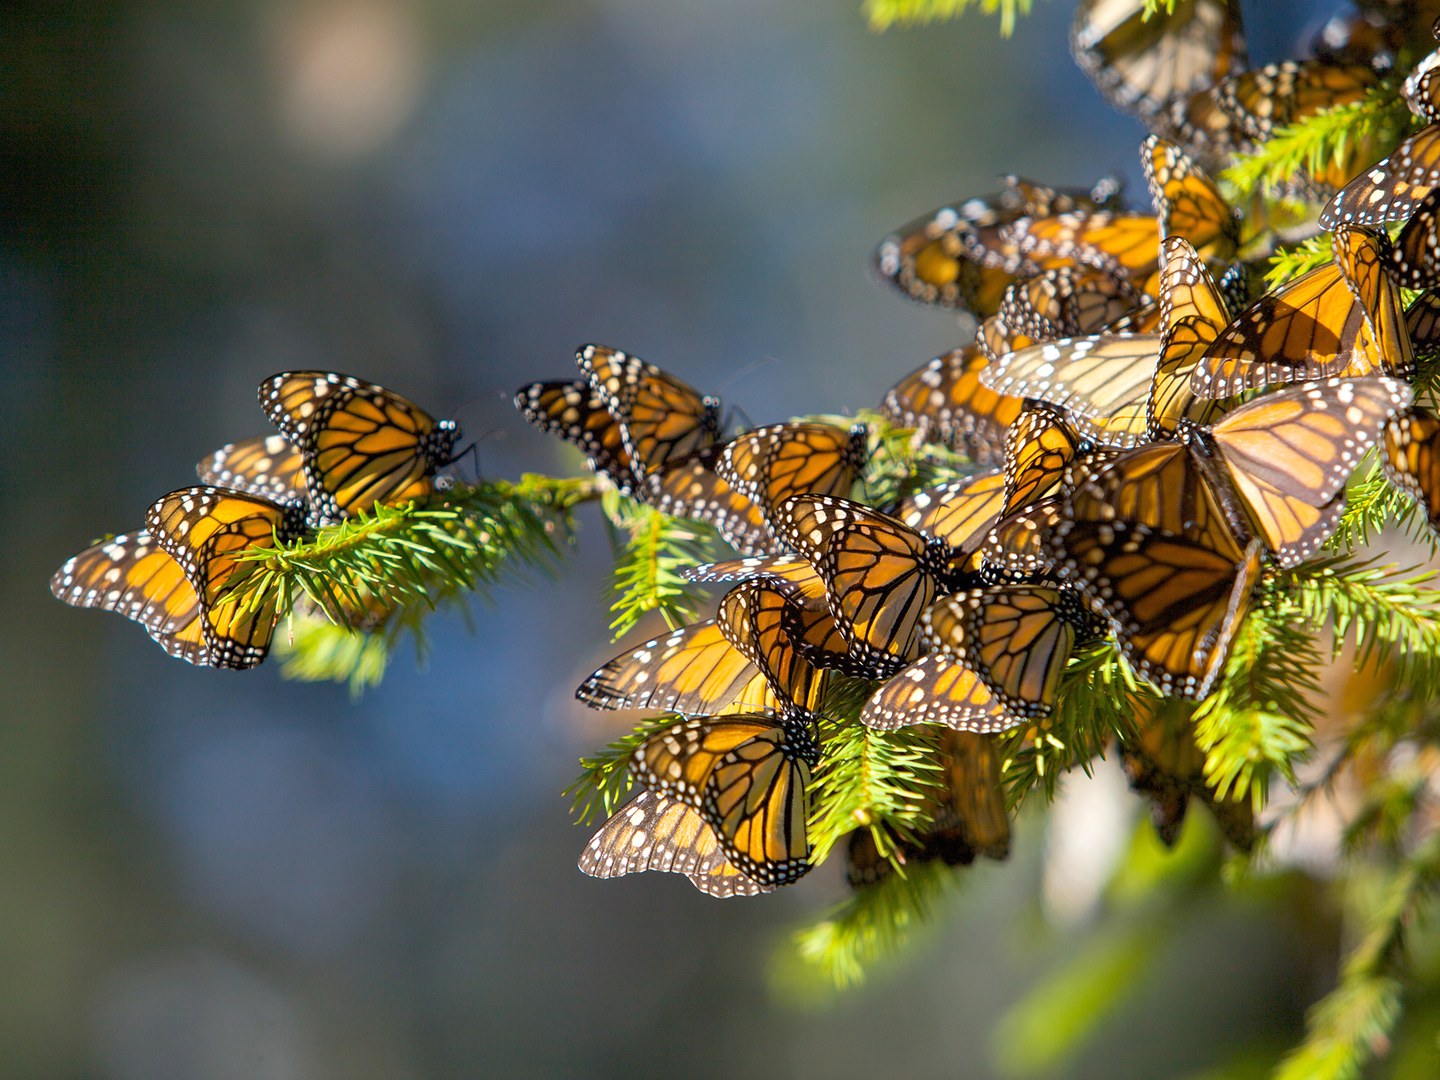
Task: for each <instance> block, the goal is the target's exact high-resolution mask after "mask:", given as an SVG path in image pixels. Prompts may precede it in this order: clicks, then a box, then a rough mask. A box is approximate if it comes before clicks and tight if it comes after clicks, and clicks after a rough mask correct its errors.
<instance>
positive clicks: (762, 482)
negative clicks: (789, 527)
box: [715, 423, 869, 536]
mask: <svg viewBox="0 0 1440 1080" xmlns="http://www.w3.org/2000/svg"><path fill="white" fill-rule="evenodd" d="M868 440H869V429H868V428H867V427H866V426H865V425H864V424H856V425H854V426H853V427H851V428H850V429H849V430H848V431H847V430H846V429H844V428H840V427H836V426H835V425H834V424H820V423H790V424H772V425H771V426H769V427H762V428H756V429H755V430H753V431H747V432H745V433H744V434H743V435H740V436H738V437H737V438H735V439H734V440H732V441H731V442H729V443H728V444H726V446H725V448H724V450H723V451H722V452H721V453H720V457H719V460H718V461H717V462H716V464H715V471H716V473H717V474H718V475H719V476H721V477H722V478H723V479H724V480H725V481H726V482H727V483H728V484H729V485H730V486H731V487H732V488H733V489H734V490H735V491H736V492H738V493H739V494H740V495H741V496H743V497H744V498H746V499H749V500H750V501H751V502H752V503H754V504H755V505H756V506H757V507H758V508H759V509H760V513H761V515H762V516H763V517H766V518H767V519H768V516H769V514H768V513H767V511H771V510H773V508H774V507H775V506H778V505H779V504H780V503H782V502H784V501H785V500H786V499H788V498H789V497H790V496H791V495H804V494H809V493H814V494H819V495H848V494H849V493H850V488H851V486H852V485H853V484H854V483H855V479H856V477H857V476H858V475H859V473H860V470H861V469H862V468H863V467H864V465H865V462H866V460H867V459H868V457H869V449H868ZM767 523H768V522H767ZM770 533H771V535H772V536H773V535H774V529H773V527H771V528H770Z"/></svg>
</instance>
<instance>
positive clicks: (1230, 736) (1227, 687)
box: [1195, 595, 1320, 812]
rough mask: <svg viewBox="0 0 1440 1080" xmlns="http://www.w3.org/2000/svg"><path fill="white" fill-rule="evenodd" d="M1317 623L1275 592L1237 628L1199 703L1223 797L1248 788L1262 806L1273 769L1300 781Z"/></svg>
mask: <svg viewBox="0 0 1440 1080" xmlns="http://www.w3.org/2000/svg"><path fill="white" fill-rule="evenodd" d="M1313 625H1315V624H1313V623H1307V622H1305V621H1304V620H1303V619H1301V618H1300V617H1299V613H1298V611H1297V609H1295V608H1294V607H1293V606H1291V605H1290V604H1289V603H1287V602H1286V600H1285V599H1283V598H1281V597H1278V596H1274V595H1272V596H1271V597H1270V599H1269V602H1268V603H1266V602H1262V603H1261V604H1259V605H1257V607H1256V608H1255V609H1254V610H1252V611H1251V612H1250V614H1249V616H1248V617H1247V618H1246V620H1245V623H1244V625H1243V626H1242V627H1241V628H1240V630H1239V632H1238V633H1237V634H1236V636H1235V641H1234V642H1233V643H1232V645H1231V648H1230V659H1229V661H1228V662H1227V664H1226V668H1225V676H1224V678H1223V679H1222V680H1221V682H1220V685H1219V687H1218V688H1217V689H1216V690H1215V691H1214V692H1213V693H1212V694H1211V695H1210V696H1209V697H1208V698H1206V699H1205V700H1204V701H1202V702H1201V703H1200V704H1199V705H1198V706H1197V707H1196V709H1195V741H1196V744H1197V745H1198V746H1199V747H1200V749H1201V750H1202V751H1204V752H1205V755H1206V757H1205V780H1206V783H1207V784H1209V785H1210V786H1211V787H1213V788H1214V790H1215V795H1216V798H1219V799H1242V798H1244V797H1245V796H1246V795H1247V794H1248V795H1249V796H1250V799H1251V803H1252V805H1253V806H1254V808H1255V810H1256V812H1259V810H1260V809H1261V808H1262V807H1263V806H1264V801H1265V795H1266V791H1267V789H1268V787H1269V782H1270V778H1271V776H1272V775H1274V774H1275V773H1276V772H1278V773H1280V775H1282V776H1284V777H1285V778H1286V779H1287V780H1290V781H1291V782H1292V783H1293V782H1294V765H1295V763H1296V762H1297V761H1298V760H1299V759H1301V758H1303V757H1304V756H1305V755H1306V754H1307V753H1308V752H1309V750H1310V732H1311V730H1312V728H1313V726H1314V719H1315V707H1314V705H1313V703H1312V702H1313V701H1314V700H1315V699H1316V698H1317V697H1318V695H1319V692H1320V691H1319V685H1318V683H1317V682H1316V678H1315V672H1316V671H1317V670H1318V669H1319V667H1320V654H1319V651H1318V649H1317V648H1316V646H1315V643H1314V640H1313V638H1312V637H1311V634H1310V629H1309V628H1310V626H1313Z"/></svg>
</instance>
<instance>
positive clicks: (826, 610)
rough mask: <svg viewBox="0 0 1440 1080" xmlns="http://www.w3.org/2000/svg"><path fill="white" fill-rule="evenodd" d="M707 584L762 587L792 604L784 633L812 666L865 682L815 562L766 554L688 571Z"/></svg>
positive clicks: (862, 668) (686, 573)
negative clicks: (751, 584) (842, 634)
mask: <svg viewBox="0 0 1440 1080" xmlns="http://www.w3.org/2000/svg"><path fill="white" fill-rule="evenodd" d="M682 573H683V574H684V576H685V578H686V579H687V580H689V581H694V582H697V583H701V584H714V583H717V582H752V581H753V582H757V583H760V584H762V585H764V587H765V588H766V589H767V590H769V591H771V592H776V593H779V594H780V595H782V596H783V597H784V598H785V600H786V601H788V603H789V607H788V608H787V609H786V610H785V619H784V628H785V631H786V633H787V634H788V635H789V638H790V644H791V645H792V646H793V647H794V648H795V649H796V650H797V651H798V652H799V654H800V655H801V656H802V657H803V658H804V659H806V660H808V661H809V662H810V663H811V664H813V665H814V666H816V667H820V668H827V669H830V670H834V671H839V672H841V673H843V674H846V675H854V676H857V677H862V678H863V677H865V676H867V675H869V673H870V668H869V666H868V665H867V664H865V663H864V662H862V661H860V660H858V659H856V658H854V657H852V656H851V655H850V646H849V644H848V643H847V641H846V639H845V638H844V637H843V636H841V634H840V630H839V628H838V627H837V626H836V625H835V620H834V619H832V618H831V617H830V607H829V604H828V602H827V600H826V593H825V582H824V580H823V579H822V578H821V577H820V575H819V573H818V572H817V571H816V570H815V568H814V567H813V566H811V565H810V563H809V562H808V561H807V560H806V559H803V558H800V557H798V556H794V555H762V556H756V557H753V558H748V559H730V560H728V561H725V562H716V563H705V564H702V565H700V566H693V567H690V568H688V569H686V570H684V571H682Z"/></svg>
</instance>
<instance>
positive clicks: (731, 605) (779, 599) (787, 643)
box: [717, 579, 827, 715]
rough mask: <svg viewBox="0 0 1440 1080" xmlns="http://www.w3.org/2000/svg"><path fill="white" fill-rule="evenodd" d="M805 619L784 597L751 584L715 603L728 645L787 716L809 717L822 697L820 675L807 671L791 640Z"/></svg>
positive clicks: (807, 665) (761, 584)
mask: <svg viewBox="0 0 1440 1080" xmlns="http://www.w3.org/2000/svg"><path fill="white" fill-rule="evenodd" d="M803 617H804V613H803V612H802V611H801V610H800V609H799V608H798V607H797V606H796V605H795V604H793V603H792V602H791V601H790V599H789V598H788V597H787V596H786V595H785V593H784V592H783V591H781V590H780V589H778V588H775V587H773V586H770V585H768V584H766V583H765V582H764V581H761V580H757V579H752V580H749V581H743V582H741V583H740V584H738V585H736V586H735V587H734V588H733V589H731V590H730V591H729V592H728V593H726V594H725V597H724V599H722V600H721V601H720V612H719V616H718V619H717V622H718V623H719V625H720V629H721V631H722V632H723V633H724V634H725V636H726V638H728V639H729V641H730V643H731V644H732V645H734V646H735V648H736V649H738V650H739V651H740V652H741V653H742V654H744V655H745V656H746V657H747V658H748V659H749V660H750V662H751V663H752V664H754V665H755V667H756V668H758V669H759V670H760V673H761V674H762V675H764V676H765V678H766V681H767V682H768V683H769V684H770V687H771V689H772V690H773V691H774V693H775V696H776V697H778V698H779V699H780V700H781V701H783V702H786V703H787V705H788V707H789V708H788V710H787V711H798V712H801V713H805V714H810V715H813V714H814V713H816V712H818V711H819V708H820V702H821V699H822V698H823V697H824V694H825V687H826V682H827V680H826V677H825V674H824V672H822V671H817V670H816V669H815V668H814V667H812V666H811V664H810V662H809V660H807V659H806V658H805V657H804V656H803V655H802V653H801V651H800V650H799V649H798V648H797V647H796V643H795V641H794V640H793V638H792V636H791V631H792V629H796V630H798V629H799V627H800V624H801V620H802V619H803Z"/></svg>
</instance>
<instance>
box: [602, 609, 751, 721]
mask: <svg viewBox="0 0 1440 1080" xmlns="http://www.w3.org/2000/svg"><path fill="white" fill-rule="evenodd" d="M755 674H756V672H755V669H754V667H753V666H752V665H751V663H750V661H749V660H748V659H747V658H746V656H745V654H744V653H742V652H740V651H739V650H738V649H736V648H735V647H734V646H733V645H731V644H730V641H729V639H728V638H726V636H725V634H724V631H723V630H722V629H721V627H720V626H719V624H718V623H717V622H716V621H715V620H714V619H708V620H706V621H704V622H701V623H696V624H694V625H693V626H685V627H681V628H680V629H679V630H675V631H673V632H671V633H670V634H667V635H666V636H665V637H661V638H654V639H652V640H650V641H647V642H645V643H644V644H642V645H639V646H636V647H635V648H633V649H631V650H629V651H628V652H624V653H621V654H620V655H619V656H617V657H615V659H613V660H611V661H610V662H609V663H608V664H606V665H605V666H604V667H602V668H600V669H599V670H598V671H596V672H595V673H594V674H593V675H591V676H590V677H589V678H587V679H586V680H585V681H584V682H582V683H581V684H580V686H579V687H578V688H577V689H576V691H575V696H576V697H577V698H579V699H580V700H581V701H583V702H585V703H586V704H587V705H591V706H593V707H595V708H597V709H667V710H673V711H675V712H680V713H709V712H713V711H714V710H715V709H717V708H719V707H721V706H723V705H728V704H730V703H731V702H732V701H734V700H735V699H736V697H737V696H738V695H739V694H741V692H742V691H743V690H744V688H745V687H746V685H747V684H748V683H749V682H750V680H751V678H752V677H753V676H754V675H755Z"/></svg>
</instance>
